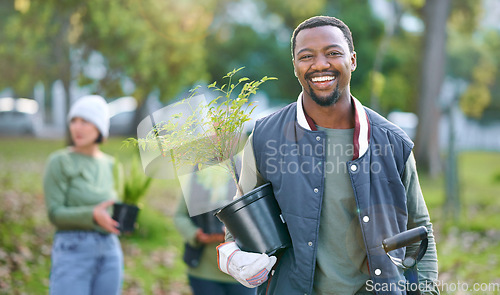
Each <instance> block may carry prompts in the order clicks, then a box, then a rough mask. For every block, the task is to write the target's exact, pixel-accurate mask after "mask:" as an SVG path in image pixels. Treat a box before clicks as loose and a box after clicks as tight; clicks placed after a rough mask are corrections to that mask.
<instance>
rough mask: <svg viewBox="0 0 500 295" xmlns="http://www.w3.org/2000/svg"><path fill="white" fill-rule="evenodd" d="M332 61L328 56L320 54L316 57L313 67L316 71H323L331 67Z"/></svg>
mask: <svg viewBox="0 0 500 295" xmlns="http://www.w3.org/2000/svg"><path fill="white" fill-rule="evenodd" d="M330 66H331V65H330V62H329V61H328V59H327V58H326V56H322V55H319V56H317V57H316V58H315V59H314V63H313V65H312V68H313V69H314V70H316V71H322V70H325V69H329V68H330Z"/></svg>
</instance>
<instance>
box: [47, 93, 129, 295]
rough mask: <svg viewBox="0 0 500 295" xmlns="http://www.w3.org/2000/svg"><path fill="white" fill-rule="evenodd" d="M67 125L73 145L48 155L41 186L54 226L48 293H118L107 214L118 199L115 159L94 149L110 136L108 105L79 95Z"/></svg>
mask: <svg viewBox="0 0 500 295" xmlns="http://www.w3.org/2000/svg"><path fill="white" fill-rule="evenodd" d="M68 121H69V131H70V134H71V140H72V143H73V144H72V145H71V146H70V147H67V148H65V149H62V150H59V151H56V152H54V153H53V154H51V155H50V157H49V160H48V164H47V166H46V170H45V175H44V183H43V184H44V192H45V203H46V207H47V211H48V216H49V219H50V221H51V222H52V224H54V226H55V227H56V233H55V235H54V241H53V245H52V266H51V272H50V287H49V289H50V294H51V295H66V294H72V295H90V294H92V295H113V294H120V293H121V285H122V277H123V254H122V250H121V246H120V242H119V240H118V238H117V235H118V234H119V233H120V232H119V231H118V230H117V228H116V227H117V226H118V223H117V222H116V221H115V220H113V219H112V218H111V215H110V210H111V209H112V205H113V203H114V200H116V198H117V193H116V190H115V186H114V178H113V166H114V165H115V160H114V158H113V157H111V156H109V155H107V154H105V153H103V152H102V151H101V150H100V149H99V145H100V144H101V143H102V142H103V140H104V139H106V138H107V137H108V134H109V111H108V105H107V103H106V101H105V100H104V99H103V98H102V97H100V96H97V95H90V96H84V97H82V98H80V99H79V100H77V101H76V102H75V103H74V104H73V106H72V107H71V109H70V112H69V115H68Z"/></svg>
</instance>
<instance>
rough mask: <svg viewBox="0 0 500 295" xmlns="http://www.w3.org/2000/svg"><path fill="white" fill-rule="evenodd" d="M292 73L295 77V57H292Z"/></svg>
mask: <svg viewBox="0 0 500 295" xmlns="http://www.w3.org/2000/svg"><path fill="white" fill-rule="evenodd" d="M292 65H293V74H294V75H295V77H297V71H296V70H295V59H294V58H293V57H292ZM297 78H298V77H297Z"/></svg>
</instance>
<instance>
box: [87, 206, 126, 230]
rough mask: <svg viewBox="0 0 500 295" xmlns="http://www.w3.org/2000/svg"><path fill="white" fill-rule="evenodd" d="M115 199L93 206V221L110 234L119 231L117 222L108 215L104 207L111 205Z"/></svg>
mask: <svg viewBox="0 0 500 295" xmlns="http://www.w3.org/2000/svg"><path fill="white" fill-rule="evenodd" d="M114 203H115V201H113V200H109V201H104V202H102V203H100V204H99V205H97V206H95V207H94V214H93V215H94V221H95V222H96V223H97V224H98V225H100V226H101V227H102V228H104V229H105V230H106V231H108V232H110V233H112V234H117V235H118V234H120V231H119V230H118V229H117V227H118V225H119V223H118V221H116V220H114V219H113V218H111V216H109V213H108V211H106V208H108V207H109V206H111V205H113V204H114Z"/></svg>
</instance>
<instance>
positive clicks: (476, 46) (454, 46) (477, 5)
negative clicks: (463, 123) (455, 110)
mask: <svg viewBox="0 0 500 295" xmlns="http://www.w3.org/2000/svg"><path fill="white" fill-rule="evenodd" d="M482 15H483V11H482V5H481V2H478V1H471V0H460V1H455V2H454V6H453V10H452V13H451V15H450V21H449V26H448V28H449V32H450V40H449V42H448V48H449V57H448V59H449V66H448V72H449V74H450V75H451V76H453V77H455V78H460V79H463V80H465V81H467V82H468V83H469V85H468V87H467V89H466V91H465V92H464V93H463V94H462V95H461V97H460V107H461V109H462V111H463V112H464V113H465V114H466V115H467V116H469V117H472V118H475V119H480V118H481V117H482V115H483V113H484V111H485V110H486V109H487V108H488V107H489V106H490V105H491V104H492V102H493V100H494V98H495V96H496V100H498V101H499V102H500V94H498V92H496V91H494V89H495V88H494V87H495V85H498V82H500V80H499V79H498V75H497V68H498V66H499V65H500V54H499V53H498V51H499V50H500V34H499V32H498V31H497V30H494V29H488V28H483V27H481V25H480V22H479V20H480V19H481V16H482ZM493 106H494V105H493ZM498 109H499V110H500V108H498Z"/></svg>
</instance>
